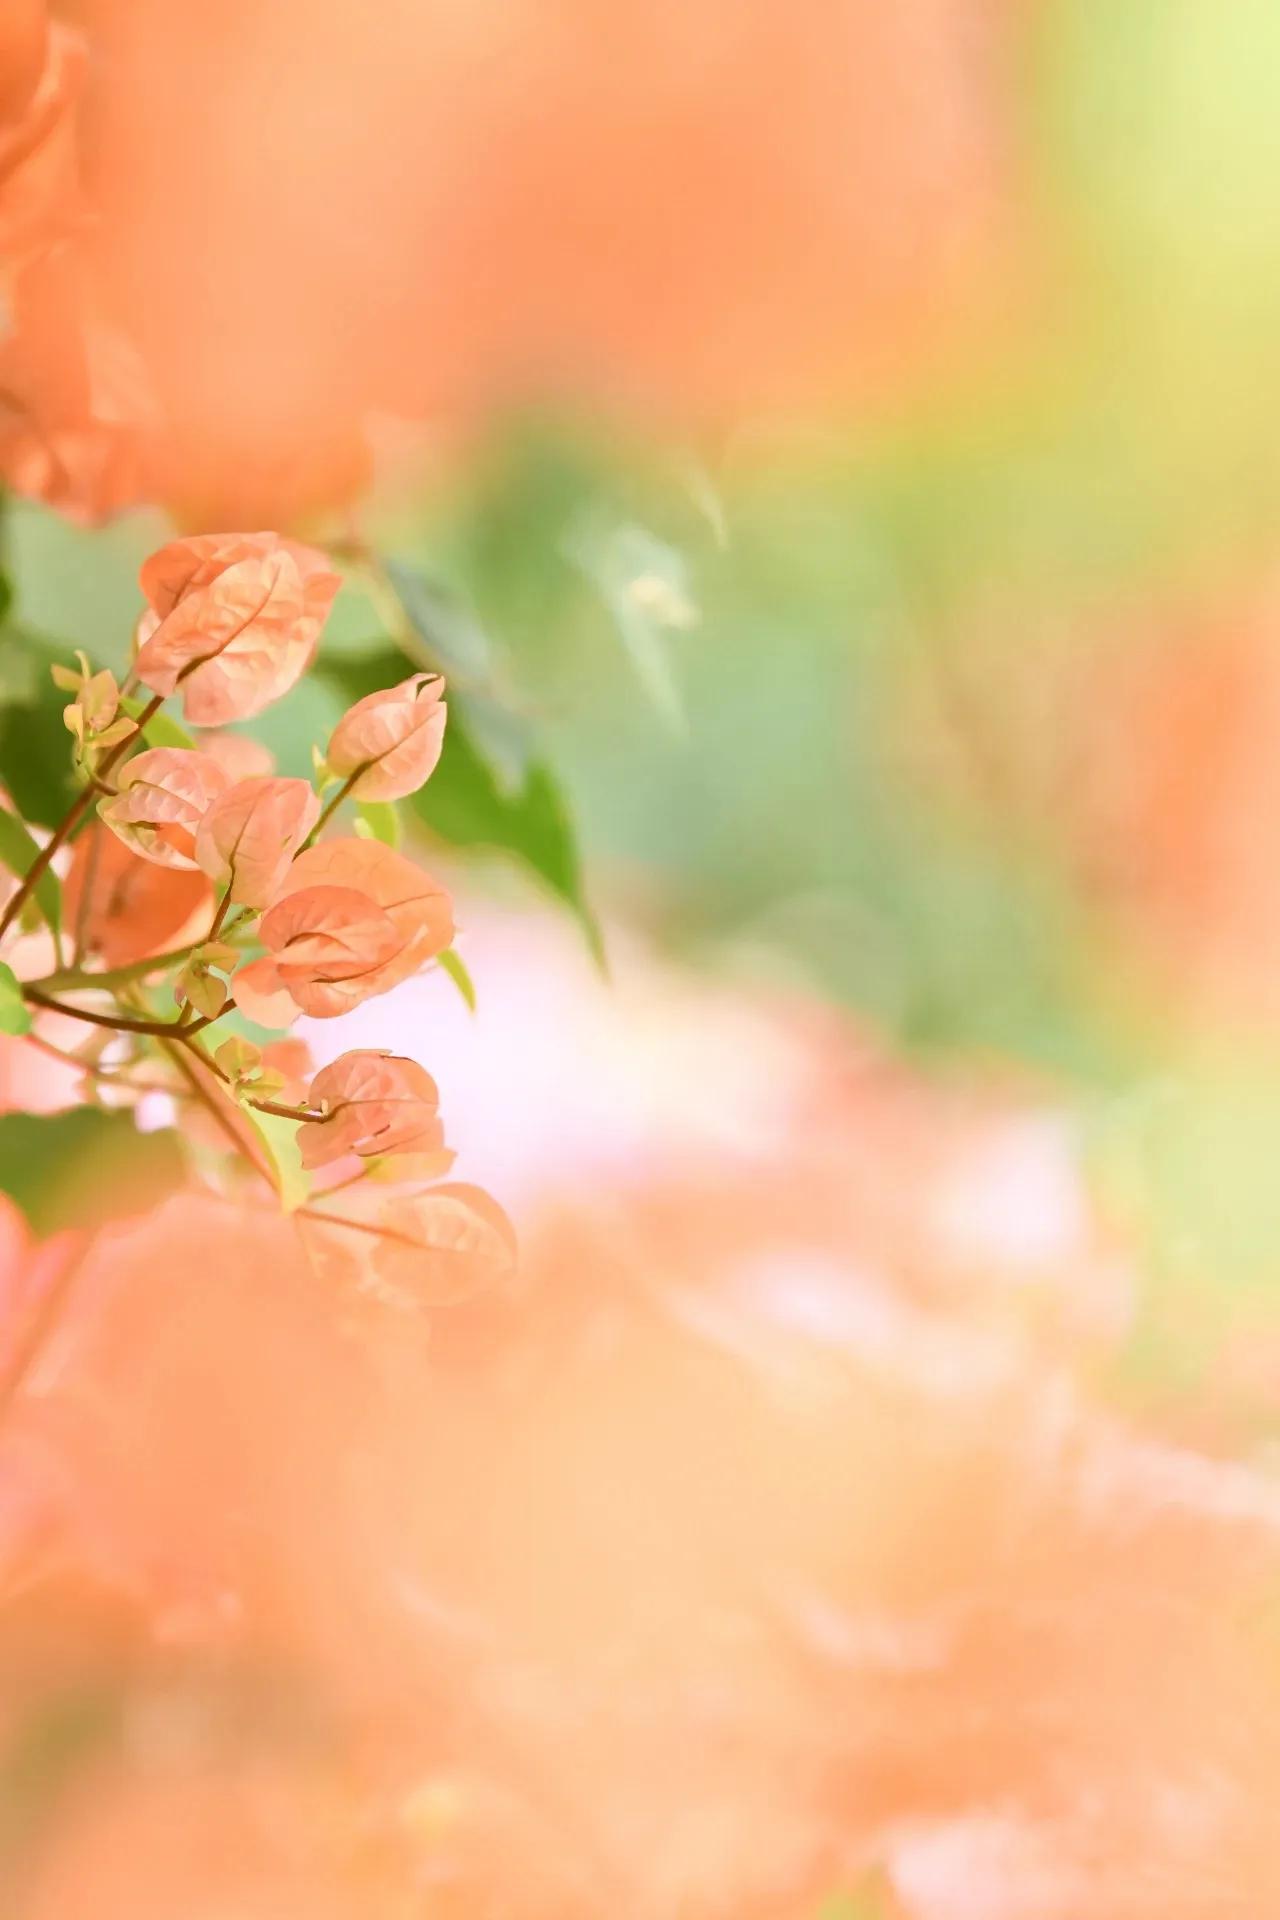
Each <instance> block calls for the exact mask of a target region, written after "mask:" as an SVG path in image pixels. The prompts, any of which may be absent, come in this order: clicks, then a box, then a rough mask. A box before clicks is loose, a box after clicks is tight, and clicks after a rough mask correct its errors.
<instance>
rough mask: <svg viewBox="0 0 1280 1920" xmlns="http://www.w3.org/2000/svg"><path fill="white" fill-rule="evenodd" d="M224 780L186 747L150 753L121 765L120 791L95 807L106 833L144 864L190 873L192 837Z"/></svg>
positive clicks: (215, 768)
mask: <svg viewBox="0 0 1280 1920" xmlns="http://www.w3.org/2000/svg"><path fill="white" fill-rule="evenodd" d="M226 786H227V776H226V774H225V773H224V772H223V771H222V768H221V767H220V766H218V765H217V764H216V762H214V761H212V760H210V759H209V758H208V757H207V755H205V754H203V753H196V752H194V751H192V750H191V749H190V748H186V747H152V748H149V749H148V750H147V751H146V752H145V753H140V754H137V755H136V756H135V757H134V758H133V759H132V760H128V761H126V762H125V765H124V767H123V769H122V770H121V773H120V791H119V792H118V793H117V794H115V795H114V796H113V797H112V798H110V799H106V800H103V801H102V802H100V804H99V807H98V812H99V814H100V815H101V817H102V819H103V820H105V822H106V824H107V825H108V826H109V827H110V829H111V831H112V832H113V833H114V834H116V835H118V837H119V838H120V839H121V840H123V841H124V843H125V845H126V846H127V847H130V848H131V849H132V850H133V852H135V853H139V854H141V855H142V857H143V859H144V860H153V861H154V862H155V863H156V865H157V866H161V867H188V868H191V867H195V865H196V859H195V837H196V833H197V831H198V829H199V826H200V823H201V821H202V820H203V819H204V816H205V814H206V813H207V812H208V810H209V808H210V807H211V806H212V804H213V802H214V801H215V800H216V799H217V798H218V797H219V796H220V795H221V794H222V793H223V792H224V791H225V789H226Z"/></svg>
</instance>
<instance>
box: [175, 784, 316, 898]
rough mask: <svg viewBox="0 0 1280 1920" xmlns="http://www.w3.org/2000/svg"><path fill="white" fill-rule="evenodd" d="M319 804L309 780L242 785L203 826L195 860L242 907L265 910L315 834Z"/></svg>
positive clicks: (217, 805)
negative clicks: (311, 834)
mask: <svg viewBox="0 0 1280 1920" xmlns="http://www.w3.org/2000/svg"><path fill="white" fill-rule="evenodd" d="M319 812H320V802H319V800H318V799H317V798H316V795H315V794H314V792H313V791H312V789H311V787H310V786H309V785H308V784H307V782H306V781H305V780H286V779H279V778H267V779H253V780H238V781H237V782H236V784H235V785H234V786H233V787H229V788H228V789H227V791H226V792H225V793H222V794H219V795H218V797H217V799H216V800H215V801H214V803H213V805H212V806H211V807H210V808H209V810H208V812H207V813H206V814H205V816H204V818H203V820H202V821H201V822H200V828H199V831H198V833H197V834H196V842H195V859H196V865H197V866H199V867H201V868H202V869H203V870H204V872H205V873H207V874H208V876H209V878H210V879H211V880H212V881H213V882H214V883H215V885H217V886H218V887H226V888H227V889H228V890H229V893H230V897H231V899H232V900H233V901H235V902H237V903H238V904H240V905H242V906H249V907H265V906H266V904H267V902H268V901H269V900H270V899H271V898H272V897H273V895H274V894H275V892H276V890H277V889H278V887H279V886H280V883H281V881H282V880H283V879H284V876H285V874H286V873H287V872H288V869H289V864H290V862H291V861H292V859H293V857H294V855H295V854H296V853H297V852H298V849H299V848H300V847H301V846H302V845H303V843H304V842H305V840H306V838H307V835H308V834H309V833H310V832H311V829H312V827H314V825H315V823H316V819H317V816H318V815H319Z"/></svg>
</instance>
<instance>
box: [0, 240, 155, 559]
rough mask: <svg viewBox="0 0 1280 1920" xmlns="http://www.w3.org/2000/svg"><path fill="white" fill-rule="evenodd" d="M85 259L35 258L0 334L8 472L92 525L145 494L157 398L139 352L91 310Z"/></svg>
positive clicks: (1, 454)
mask: <svg viewBox="0 0 1280 1920" xmlns="http://www.w3.org/2000/svg"><path fill="white" fill-rule="evenodd" d="M85 279H86V276H85V273H84V270H83V265H82V262H81V261H80V259H79V257H78V255H76V254H75V253H74V251H73V250H72V249H70V248H68V247H58V248H57V249H55V251H53V252H52V253H45V254H42V255H40V256H39V257H38V258H36V259H34V260H32V261H31V262H30V263H28V264H27V265H26V266H24V267H23V268H22V270H21V271H20V272H19V273H18V274H17V276H16V278H15V279H14V280H13V283H12V285H11V286H10V288H9V290H8V298H7V305H8V326H7V328H5V329H3V330H0V474H3V477H4V479H5V480H6V482H7V483H8V485H9V486H11V487H12V488H13V489H14V491H15V492H17V493H21V494H25V495H27V496H28V497H29V498H31V499H35V500H41V501H43V502H44V503H45V504H46V505H47V506H51V507H54V508H56V509H57V511H58V512H59V513H62V514H64V515H66V517H67V518H68V519H71V520H75V521H78V522H80V523H81V524H86V525H93V524H95V523H97V522H99V521H102V520H105V519H108V518H109V517H110V516H111V515H112V514H113V513H116V512H118V511H119V510H120V509H121V508H123V507H126V506H129V505H131V504H132V503H133V502H135V501H136V500H138V499H140V498H141V497H143V495H144V493H145V492H146V491H147V487H148V465H149V463H150V461H151V457H152V448H153V441H154V434H155V417H154V414H155V410H154V402H153V400H152V396H151V394H150V389H149V386H148V382H147V378H146V374H145V371H144V369H143V368H142V366H141V363H140V362H139V360H138V357H137V355H136V353H134V352H133V350H132V349H131V348H130V347H129V345H128V343H127V342H126V341H124V340H123V339H122V338H121V337H120V335H119V334H118V333H117V332H114V331H112V330H110V329H108V328H106V327H104V326H103V325H102V323H101V321H100V320H99V319H98V317H97V316H96V315H95V314H94V312H93V311H92V307H91V304H90V302H89V299H88V296H87V294H86V289H85Z"/></svg>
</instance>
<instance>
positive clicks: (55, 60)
mask: <svg viewBox="0 0 1280 1920" xmlns="http://www.w3.org/2000/svg"><path fill="white" fill-rule="evenodd" d="M11 6H12V11H13V14H14V18H13V21H12V23H10V21H9V18H8V14H9V11H10V7H11ZM42 11H43V9H39V10H37V9H35V8H33V6H32V5H31V4H30V0H6V8H5V15H6V17H5V21H4V23H3V26H0V72H3V74H4V79H3V81H0V281H2V280H3V279H4V278H5V277H7V274H8V273H9V271H11V270H12V269H13V267H14V266H15V265H17V264H19V263H21V262H23V261H24V260H26V259H27V258H29V257H30V256H31V255H32V254H33V253H36V252H39V251H43V250H44V249H46V248H48V247H51V246H53V245H55V244H56V243H57V242H58V241H59V240H60V239H62V238H64V237H65V236H66V235H67V234H68V233H69V232H70V231H72V230H73V228H74V227H75V226H76V225H77V223H78V222H79V221H80V220H81V219H82V218H83V214H84V209H83V206H82V203H81V198H80V179H79V159H78V153H77V141H76V124H75V122H76V105H77V101H78V98H79V94H80V89H81V85H82V82H83V78H84V67H85V51H84V46H83V44H82V42H81V40H80V37H79V35H78V34H77V33H75V32H74V31H73V30H72V29H71V28H69V27H66V26H63V25H61V24H55V25H53V26H50V27H46V26H45V23H44V22H43V20H42V19H41V18H40V17H39V14H40V12H42ZM10 58H11V59H12V65H11V64H10ZM36 72H38V78H36V79H35V82H34V86H33V85H32V79H33V73H36Z"/></svg>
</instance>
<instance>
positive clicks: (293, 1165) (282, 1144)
mask: <svg viewBox="0 0 1280 1920" xmlns="http://www.w3.org/2000/svg"><path fill="white" fill-rule="evenodd" d="M241 1112H242V1113H243V1114H244V1117H245V1119H246V1120H247V1121H248V1122H249V1124H250V1125H251V1126H252V1128H253V1130H254V1132H255V1133H256V1134H257V1136H258V1138H259V1139H260V1140H261V1142H262V1144H263V1146H264V1147H265V1148H266V1151H267V1158H268V1160H269V1161H270V1163H271V1165H272V1166H273V1167H274V1168H275V1171H276V1186H277V1187H278V1189H279V1193H280V1205H281V1206H282V1207H283V1209H284V1211H285V1212H286V1213H292V1212H293V1211H294V1209H295V1208H296V1207H300V1206H302V1205H303V1204H304V1202H305V1201H306V1199H307V1196H308V1194H309V1193H310V1192H311V1180H310V1177H309V1175H308V1174H307V1172H306V1169H305V1168H304V1167H303V1164H302V1149H301V1148H300V1147H299V1145H298V1122H297V1121H296V1120H286V1119H285V1118H284V1117H283V1116H282V1115H281V1114H278V1113H258V1112H256V1111H255V1109H254V1108H252V1107H242V1108H241Z"/></svg>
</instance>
